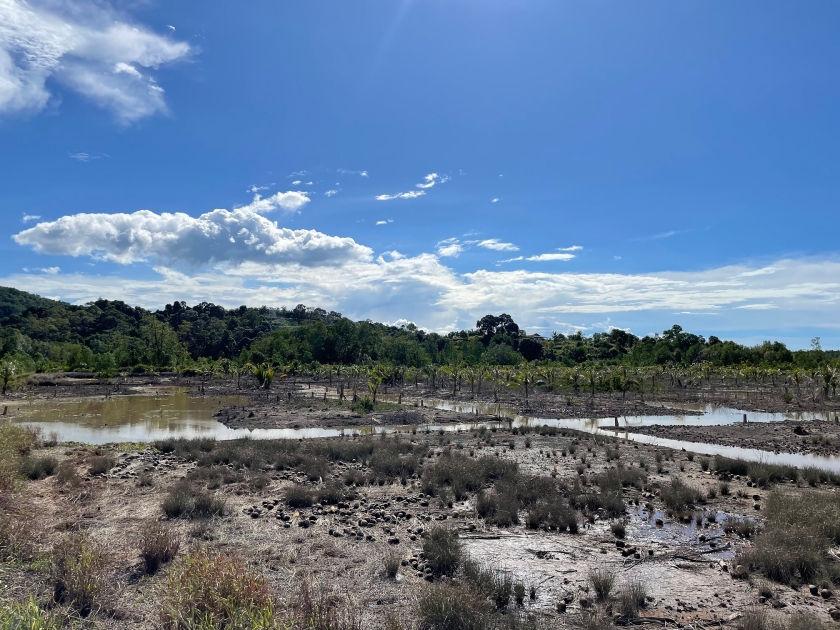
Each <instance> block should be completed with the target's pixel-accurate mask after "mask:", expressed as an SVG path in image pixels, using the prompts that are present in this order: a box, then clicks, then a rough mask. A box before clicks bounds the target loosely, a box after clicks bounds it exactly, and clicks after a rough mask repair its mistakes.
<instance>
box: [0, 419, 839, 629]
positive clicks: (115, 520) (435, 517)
mask: <svg viewBox="0 0 840 630" xmlns="http://www.w3.org/2000/svg"><path fill="white" fill-rule="evenodd" d="M485 437H486V436H485ZM331 439H336V440H363V439H371V438H360V437H344V438H331ZM375 439H378V438H375ZM402 439H405V440H410V441H412V442H415V443H417V444H420V445H424V446H426V447H427V448H428V449H429V455H430V457H431V461H434V459H435V458H436V457H440V456H441V453H442V452H443V450H444V449H456V450H457V451H458V452H460V453H462V454H465V455H466V454H469V455H470V456H474V457H481V456H491V455H492V456H496V457H500V458H504V459H507V460H513V461H516V462H517V463H518V465H519V467H520V470H521V471H522V472H524V473H526V474H529V475H531V476H534V477H536V476H548V475H551V474H552V473H555V474H556V476H557V479H558V480H560V481H565V482H566V483H568V484H570V485H571V484H574V483H576V482H578V481H579V482H580V483H581V484H583V486H584V487H586V486H589V485H591V484H593V483H594V478H595V476H596V475H597V474H598V473H600V472H602V471H604V470H607V469H608V468H610V467H614V466H615V464H616V461H615V460H613V461H611V462H608V460H607V457H606V451H607V448H610V449H614V450H617V452H618V456H619V461H621V462H622V463H623V464H624V466H626V467H631V466H633V467H638V466H639V464H640V460H645V461H646V462H647V463H648V464H649V465H650V466H652V468H653V469H652V470H651V471H650V472H649V479H648V483H647V485H646V486H645V490H644V491H642V490H637V489H634V488H627V489H625V490H624V491H623V495H624V500H625V502H626V504H627V506H628V508H627V514H626V516H625V519H626V522H627V535H626V538H625V539H624V541H619V544H620V543H621V542H623V548H622V547H620V546H619V544H617V541H616V538H615V537H614V536H613V534H612V533H611V531H610V520H609V519H607V518H605V517H604V516H603V515H599V514H597V513H596V514H593V519H592V522H591V523H589V522H586V521H584V522H582V525H581V530H580V533H578V534H570V533H556V532H555V533H552V532H545V531H532V530H528V529H526V528H525V527H524V526H523V525H521V524H520V525H514V526H512V527H509V528H498V527H494V526H489V525H487V524H486V523H485V522H484V521H483V520H482V519H480V518H478V517H477V514H476V511H475V501H474V497H470V498H469V499H468V500H466V501H464V502H460V503H458V502H456V503H454V504H453V505H452V507H448V506H446V505H444V504H443V503H441V501H440V500H438V499H434V498H431V497H427V496H424V495H423V494H422V491H421V488H420V484H419V480H418V479H417V478H416V477H415V478H411V479H409V480H408V481H407V485H406V486H403V485H400V484H399V483H394V484H385V485H382V486H379V485H373V486H362V487H355V486H354V487H348V488H346V495H345V501H344V502H343V503H342V504H340V506H339V507H335V506H326V505H324V506H321V505H316V506H314V507H313V508H305V509H298V510H295V509H290V508H288V507H286V506H284V505H283V503H282V498H283V495H284V492H285V490H286V489H287V488H288V487H290V486H292V485H294V484H300V485H306V486H313V485H319V484H321V483H328V482H330V481H331V480H342V479H343V478H344V475H345V474H346V472H347V470H348V469H353V468H362V467H363V465H362V464H361V463H348V464H343V463H338V464H331V467H330V471H329V473H328V476H327V478H324V479H322V480H320V481H319V482H315V483H314V484H313V483H312V482H309V481H307V480H306V478H305V477H304V476H302V475H300V474H299V473H295V472H289V471H283V472H278V471H273V472H268V473H266V474H268V475H269V478H268V483H267V485H266V486H265V487H263V488H262V489H261V490H256V489H254V487H253V485H252V484H248V483H245V482H241V483H239V482H237V483H232V484H228V485H222V486H221V488H219V490H218V493H219V494H220V495H221V496H223V497H224V499H225V500H226V501H227V504H228V506H229V515H227V516H224V517H221V518H215V519H213V520H211V521H209V522H203V523H200V522H194V521H186V520H184V521H181V520H175V521H172V523H173V525H174V526H175V527H177V529H178V531H179V532H180V535H181V538H182V553H183V552H184V551H186V550H188V549H190V548H192V547H195V546H198V545H207V546H210V547H211V548H213V549H216V550H219V551H221V552H223V553H228V554H236V555H238V556H240V557H241V558H243V559H244V560H245V561H246V562H247V563H248V564H250V565H251V566H253V567H255V568H257V569H258V570H259V571H260V572H262V573H263V574H264V575H266V576H267V577H268V579H269V580H270V583H271V587H272V589H273V591H274V592H275V593H276V594H277V597H278V600H279V601H281V602H285V601H292V600H293V599H294V598H295V597H296V594H297V592H298V590H299V588H300V586H299V585H300V583H301V580H303V579H306V580H309V581H310V582H311V584H313V585H314V587H315V588H319V589H325V590H326V591H328V592H329V593H330V594H331V595H332V596H333V597H334V598H335V601H340V602H342V605H343V606H350V607H354V608H355V610H357V612H358V614H360V615H361V616H362V617H363V619H364V623H363V625H362V627H365V628H380V627H383V624H384V623H385V620H386V619H388V618H398V619H402V620H404V621H406V622H407V623H406V624H404V625H403V627H411V626H410V625H409V623H410V622H411V621H412V620H414V619H416V612H415V600H416V597H417V595H418V593H420V592H421V590H422V589H424V588H426V587H427V584H428V581H427V579H426V573H425V571H424V568H423V561H422V559H421V558H420V551H421V545H422V540H423V533H424V532H427V531H428V530H429V529H430V528H431V527H433V526H434V525H444V526H446V527H450V528H453V529H455V530H457V531H458V532H459V533H460V537H461V540H462V542H463V543H464V545H465V547H466V549H467V551H468V552H469V554H470V555H471V556H472V558H473V559H475V560H479V561H481V562H483V563H486V564H487V565H489V566H493V567H495V568H498V569H503V570H506V571H510V572H511V573H512V575H514V576H515V577H516V578H517V579H522V580H523V581H525V582H526V583H527V584H529V585H531V584H533V585H534V586H535V587H536V598H535V600H533V601H531V600H530V599H527V598H526V601H525V605H524V607H525V610H526V611H528V612H532V613H533V614H535V615H537V616H538V617H541V618H544V619H545V620H547V621H548V622H549V623H550V624H552V625H560V626H565V625H567V624H568V625H571V626H572V627H574V621H575V620H576V619H579V617H580V613H581V611H582V609H583V606H584V605H586V604H587V602H591V601H592V594H591V592H590V586H589V574H590V571H592V570H593V569H594V568H599V567H601V568H603V567H609V568H611V569H613V570H615V571H616V574H617V579H618V583H619V584H621V583H623V582H625V581H629V580H632V579H639V580H641V581H642V582H643V583H644V584H645V586H646V588H647V591H648V594H649V596H650V601H649V602H648V605H647V606H646V608H645V609H644V610H643V611H642V620H647V621H649V622H654V621H655V622H656V624H657V625H656V627H660V626H662V627H692V628H711V627H715V628H734V627H735V626H736V623H737V619H738V618H739V617H740V616H741V615H742V614H743V613H744V612H745V611H748V610H750V609H753V608H754V607H757V606H758V607H761V608H763V609H766V610H768V611H769V612H770V613H771V614H772V615H779V616H786V615H788V614H791V613H792V612H795V611H806V612H809V613H815V614H817V615H818V616H819V617H820V618H821V619H822V620H824V621H826V622H829V621H830V617H829V614H828V611H829V610H830V609H833V608H834V607H835V603H834V601H833V599H827V600H824V599H822V598H821V597H819V596H813V595H811V594H810V593H809V591H808V588H807V585H806V586H803V587H797V588H790V587H781V586H773V587H772V591H773V596H772V598H771V599H770V600H768V601H765V600H764V599H763V598H761V599H760V597H761V596H760V594H759V592H758V588H757V586H758V583H751V582H750V581H747V580H736V579H733V577H731V575H730V573H729V570H730V564H731V563H732V556H733V555H734V554H736V553H737V552H738V551H739V550H742V549H745V548H747V547H748V546H749V544H750V542H749V541H748V540H744V539H741V538H738V537H737V536H735V535H734V534H726V533H724V532H723V530H722V529H721V528H720V527H718V526H716V525H710V524H709V523H708V521H706V522H705V526H697V525H696V524H694V523H693V521H692V522H691V523H685V522H682V521H680V520H678V519H677V518H675V517H669V516H667V515H665V514H664V512H662V510H663V506H662V504H661V501H660V499H659V488H660V487H662V486H663V485H664V484H667V483H669V482H670V481H671V480H672V479H674V478H680V479H681V480H683V481H685V482H686V483H687V484H690V485H692V486H694V487H696V488H697V489H699V490H701V492H702V493H703V494H704V495H708V494H709V490H710V489H711V488H717V485H718V481H717V480H716V479H715V478H714V477H713V476H712V475H710V474H709V473H704V472H703V471H702V470H701V469H700V465H699V462H698V461H697V459H696V458H695V461H690V460H689V454H687V453H683V452H675V451H669V450H667V449H661V448H656V447H653V446H648V445H643V444H634V443H627V442H621V441H619V440H614V439H604V438H598V439H597V440H596V439H595V438H594V437H593V436H588V435H584V434H576V433H574V432H566V434H565V435H562V434H558V435H556V436H548V435H545V436H540V435H537V434H533V433H532V434H529V435H527V436H522V435H512V434H511V433H510V432H508V431H505V430H498V431H496V432H493V433H491V435H490V439H489V441H487V440H485V439H482V436H480V435H479V434H477V433H469V432H466V433H451V434H446V435H439V434H437V433H424V432H418V433H415V434H404V435H403V436H402ZM511 445H512V448H511ZM573 447H574V448H575V450H576V453H575V454H574V455H572V454H571V453H570V449H571V448H573ZM563 451H565V452H566V453H567V454H566V455H565V456H564V455H563ZM49 452H50V453H52V454H54V455H56V456H57V457H58V458H59V459H61V460H70V461H72V462H74V465H75V467H76V469H77V471H78V472H79V474H80V475H81V476H82V478H83V481H82V484H81V486H80V487H78V488H69V487H66V486H61V485H59V483H58V482H57V480H56V478H55V477H49V478H47V479H44V480H41V481H30V482H27V483H26V488H25V493H24V497H25V499H24V500H25V501H26V502H27V503H28V505H29V506H30V508H31V513H32V527H33V528H34V530H33V531H34V532H35V533H36V534H37V535H36V541H37V546H38V551H39V552H40V553H48V552H49V550H50V548H51V546H52V544H54V543H55V542H56V541H57V540H59V539H60V538H61V537H62V536H64V535H65V533H66V532H69V531H86V532H88V533H89V534H90V535H91V536H92V537H94V538H95V539H96V540H98V541H101V542H103V543H104V544H106V545H107V547H108V549H109V550H110V552H111V555H112V558H113V564H112V566H111V568H110V569H109V586H108V592H107V593H106V595H105V596H104V597H102V598H101V599H100V602H101V604H100V605H101V608H99V609H98V610H97V611H95V613H94V614H93V615H92V616H91V617H89V618H88V619H86V620H84V621H82V622H81V627H96V628H125V627H132V628H139V629H147V628H148V629H152V628H155V627H157V624H158V622H159V617H158V598H159V595H160V593H161V588H162V585H163V583H164V582H165V577H166V574H167V571H168V567H164V568H163V569H162V570H161V571H159V572H158V573H157V574H156V575H154V576H152V577H146V576H143V574H142V571H141V563H140V560H139V557H138V548H137V541H138V536H139V532H140V530H141V528H142V526H143V525H144V523H146V522H147V521H148V520H150V519H163V518H164V517H163V513H162V510H161V501H162V499H163V497H164V495H165V494H166V492H167V490H168V489H169V487H170V486H172V485H173V484H175V483H176V482H177V481H178V480H179V479H181V478H183V477H184V476H185V475H186V474H187V473H188V472H189V471H190V470H191V469H192V468H194V467H195V466H196V464H195V463H190V462H186V461H183V460H181V459H180V458H178V457H176V456H175V455H172V454H162V453H158V452H156V451H155V450H154V449H153V448H151V447H147V448H144V449H142V450H133V451H119V450H114V451H113V454H114V456H115V457H116V458H117V461H118V465H117V466H116V467H115V468H114V469H113V470H111V471H110V472H109V473H107V474H105V475H90V474H88V467H89V464H90V460H91V458H92V457H94V456H95V455H96V454H97V451H96V450H95V449H92V448H87V447H62V446H58V447H55V448H53V449H49ZM42 454H45V453H36V455H42ZM658 458H659V459H660V460H661V468H660V470H659V471H657V470H656V464H654V462H655V461H656V460H657V459H658ZM582 460H585V462H586V463H585V464H584V463H583V461H582ZM579 469H580V470H579ZM141 474H146V475H150V476H151V478H152V482H153V485H152V486H151V487H141V486H140V485H139V483H138V479H139V477H140V475H141ZM746 482H747V480H746V479H738V478H736V479H734V480H732V481H731V483H730V486H731V494H730V495H729V496H726V497H724V496H720V495H718V496H716V497H715V498H709V499H707V500H705V501H704V502H703V503H702V505H699V506H698V507H697V509H698V510H699V511H700V512H708V513H712V512H714V511H716V512H718V513H720V514H722V515H728V516H729V517H731V518H743V517H750V518H755V519H756V520H757V521H758V522H761V520H762V512H761V505H762V503H763V500H764V498H765V497H766V495H767V491H765V490H758V489H755V488H752V487H750V488H748V487H747V485H746ZM791 490H792V491H799V489H798V488H796V487H794V486H792V485H791ZM756 496H757V498H755V497H756ZM755 505H758V506H759V509H756V508H755ZM278 514H282V515H283V517H287V518H278ZM657 519H661V520H662V523H661V524H658V523H657ZM304 523H305V524H306V527H304V526H303V524H304ZM628 548H635V552H634V553H629V554H628V553H627V552H626V550H627V549H628ZM623 551H624V553H622V552H623ZM391 552H396V553H398V554H399V556H400V558H401V559H402V561H403V562H402V566H401V567H400V570H399V573H398V576H397V578H396V579H392V578H389V577H387V576H386V575H385V573H384V570H383V558H384V557H385V556H386V555H387V554H388V553H391ZM176 562H177V559H176ZM44 565H45V563H44V562H42V561H41V562H39V561H36V562H32V563H23V564H20V563H18V564H13V565H0V584H1V585H2V589H0V599H18V600H20V599H25V598H26V597H28V596H29V595H35V596H36V598H37V599H38V600H39V602H41V603H42V604H45V605H46V604H47V603H48V602H49V600H50V598H51V593H50V589H49V586H48V584H47V578H46V571H45V569H44ZM564 599H566V600H568V601H569V604H568V607H567V609H566V612H565V613H559V612H558V611H557V605H558V603H559V602H561V601H563V600H564ZM590 605H591V604H590Z"/></svg>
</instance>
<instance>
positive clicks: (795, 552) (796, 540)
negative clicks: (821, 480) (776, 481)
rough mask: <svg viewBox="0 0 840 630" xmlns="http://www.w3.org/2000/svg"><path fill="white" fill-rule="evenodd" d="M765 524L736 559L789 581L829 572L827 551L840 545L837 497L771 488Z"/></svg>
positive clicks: (771, 576) (778, 580) (839, 519)
mask: <svg viewBox="0 0 840 630" xmlns="http://www.w3.org/2000/svg"><path fill="white" fill-rule="evenodd" d="M766 514H767V524H766V528H765V531H764V533H763V534H761V535H760V536H758V538H757V539H756V541H755V544H754V545H753V548H752V550H751V551H749V552H748V553H746V554H744V555H742V556H740V557H739V559H738V562H739V563H740V564H743V565H745V566H750V567H751V568H753V569H757V570H759V571H761V572H762V573H763V574H764V575H765V576H766V577H768V578H770V579H771V580H775V581H777V582H781V583H783V584H788V583H790V582H791V581H792V580H794V579H795V578H796V577H798V578H799V579H801V580H802V581H803V582H807V581H810V580H811V579H813V578H814V577H815V576H817V575H818V574H821V573H826V574H830V573H831V571H830V569H831V568H832V566H830V563H833V561H832V560H830V559H829V558H830V557H829V556H828V554H827V551H828V549H829V548H830V547H833V546H836V545H838V544H840V497H838V496H836V495H833V494H827V493H822V492H818V491H808V492H804V493H802V494H801V495H798V496H797V495H793V494H786V493H784V492H780V491H773V492H772V493H771V494H770V497H769V498H768V501H767V511H766Z"/></svg>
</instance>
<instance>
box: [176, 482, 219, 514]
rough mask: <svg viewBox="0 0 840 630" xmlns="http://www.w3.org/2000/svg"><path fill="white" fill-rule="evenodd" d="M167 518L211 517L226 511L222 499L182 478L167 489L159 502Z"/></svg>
mask: <svg viewBox="0 0 840 630" xmlns="http://www.w3.org/2000/svg"><path fill="white" fill-rule="evenodd" d="M161 508H162V509H163V513H164V514H166V516H168V517H169V518H188V519H197V518H211V517H214V516H223V515H224V514H225V513H226V512H227V505H226V504H225V501H224V499H221V498H219V497H217V496H216V495H215V494H212V493H210V492H207V491H206V490H202V489H201V488H198V487H196V486H195V485H194V484H192V483H190V482H189V481H188V480H186V479H183V480H181V481H179V482H178V483H176V484H175V485H174V486H172V487H171V488H170V489H169V492H168V493H167V494H166V496H165V497H164V499H163V502H162V503H161Z"/></svg>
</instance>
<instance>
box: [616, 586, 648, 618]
mask: <svg viewBox="0 0 840 630" xmlns="http://www.w3.org/2000/svg"><path fill="white" fill-rule="evenodd" d="M646 598H647V591H646V590H645V586H644V584H642V582H641V581H640V580H631V581H629V582H627V583H626V584H624V585H623V586H622V587H621V591H620V592H619V594H618V608H619V610H620V611H621V614H622V616H624V617H636V616H637V615H638V614H639V610H641V609H642V608H644V607H645V600H646Z"/></svg>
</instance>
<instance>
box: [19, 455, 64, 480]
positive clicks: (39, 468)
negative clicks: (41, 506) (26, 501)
mask: <svg viewBox="0 0 840 630" xmlns="http://www.w3.org/2000/svg"><path fill="white" fill-rule="evenodd" d="M57 468H58V460H57V459H56V458H55V457H53V456H51V455H47V456H46V457H25V458H24V459H23V460H22V461H21V467H20V472H21V474H23V476H24V477H27V478H28V479H32V480H33V481H35V480H38V479H46V478H47V477H50V476H52V475H54V474H55V471H56V469H57Z"/></svg>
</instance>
